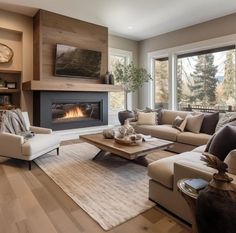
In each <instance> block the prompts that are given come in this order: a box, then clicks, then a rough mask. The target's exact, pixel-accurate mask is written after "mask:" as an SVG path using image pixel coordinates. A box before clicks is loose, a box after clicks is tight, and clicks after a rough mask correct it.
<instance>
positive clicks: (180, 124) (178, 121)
mask: <svg viewBox="0 0 236 233" xmlns="http://www.w3.org/2000/svg"><path fill="white" fill-rule="evenodd" d="M186 124H187V117H185V118H182V117H180V116H177V117H176V118H175V119H174V121H173V123H172V128H175V129H178V130H179V131H181V132H183V131H184V129H185V126H186Z"/></svg>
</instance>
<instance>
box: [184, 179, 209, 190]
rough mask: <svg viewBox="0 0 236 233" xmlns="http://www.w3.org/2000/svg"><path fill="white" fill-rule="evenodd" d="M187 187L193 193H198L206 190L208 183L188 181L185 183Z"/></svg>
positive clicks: (194, 180)
mask: <svg viewBox="0 0 236 233" xmlns="http://www.w3.org/2000/svg"><path fill="white" fill-rule="evenodd" d="M184 184H185V187H186V188H187V189H189V190H190V191H191V192H193V193H198V192H199V191H200V190H202V189H204V188H205V187H206V186H207V185H208V182H207V181H206V180H203V179H200V178H198V179H187V180H185V181H184Z"/></svg>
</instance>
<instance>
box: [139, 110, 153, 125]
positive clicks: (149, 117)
mask: <svg viewBox="0 0 236 233" xmlns="http://www.w3.org/2000/svg"><path fill="white" fill-rule="evenodd" d="M156 118H157V114H156V113H155V112H139V113H138V120H137V124H138V125H156V121H157V120H156Z"/></svg>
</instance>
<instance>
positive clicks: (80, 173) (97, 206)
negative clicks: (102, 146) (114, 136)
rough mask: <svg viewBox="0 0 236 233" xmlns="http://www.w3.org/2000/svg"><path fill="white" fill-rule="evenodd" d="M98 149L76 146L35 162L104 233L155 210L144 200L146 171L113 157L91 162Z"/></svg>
mask: <svg viewBox="0 0 236 233" xmlns="http://www.w3.org/2000/svg"><path fill="white" fill-rule="evenodd" d="M98 152H99V149H97V148H96V147H94V146H92V145H90V144H88V143H79V144H72V145H67V146H62V147H61V148H60V155H59V156H56V155H55V154H53V153H50V154H47V155H44V156H42V157H40V158H38V159H36V160H35V162H36V163H37V164H38V166H39V167H40V168H41V169H42V170H43V171H44V172H45V173H46V174H47V175H48V176H49V177H51V178H52V179H53V180H54V182H56V183H57V184H58V185H59V186H60V187H61V188H62V190H63V191H64V192H65V193H66V194H67V195H69V196H70V197H71V198H72V199H73V200H74V201H75V202H76V203H77V204H78V205H79V206H80V207H81V208H82V209H83V210H84V211H86V212H87V213H88V214H89V215H90V216H91V217H92V218H93V219H94V220H95V221H97V222H98V223H99V224H100V225H101V227H102V228H103V229H104V230H110V229H112V228H113V227H115V226H117V225H119V224H121V223H123V222H125V221H127V220H129V219H131V218H133V217H135V216H137V215H139V214H141V213H142V212H144V211H146V210H148V209H150V208H151V207H153V206H155V204H154V203H153V202H151V201H149V200H148V180H149V178H148V176H147V168H145V167H143V166H140V165H138V164H135V163H133V162H131V161H127V160H125V159H122V158H119V157H117V156H109V155H108V156H106V157H105V158H102V159H100V160H95V161H93V160H92V158H93V157H94V156H95V155H96V154H97V153H98Z"/></svg>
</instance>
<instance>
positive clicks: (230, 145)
mask: <svg viewBox="0 0 236 233" xmlns="http://www.w3.org/2000/svg"><path fill="white" fill-rule="evenodd" d="M235 138H236V127H235V126H232V125H226V126H224V127H223V128H222V129H221V130H219V131H218V132H217V133H215V134H214V135H213V136H212V138H211V139H210V140H209V141H208V143H207V146H206V149H205V151H206V152H209V153H210V154H213V155H215V156H217V157H218V158H219V159H220V160H221V161H224V159H225V158H226V156H227V155H228V154H229V152H230V151H231V150H234V149H236V140H235Z"/></svg>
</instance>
